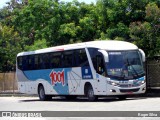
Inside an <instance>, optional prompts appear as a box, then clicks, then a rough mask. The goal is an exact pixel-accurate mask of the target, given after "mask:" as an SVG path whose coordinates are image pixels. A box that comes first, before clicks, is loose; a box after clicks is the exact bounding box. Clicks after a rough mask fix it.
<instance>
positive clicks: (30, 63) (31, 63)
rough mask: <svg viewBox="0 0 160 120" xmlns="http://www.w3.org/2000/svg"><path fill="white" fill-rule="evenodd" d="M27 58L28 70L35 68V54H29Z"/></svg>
mask: <svg viewBox="0 0 160 120" xmlns="http://www.w3.org/2000/svg"><path fill="white" fill-rule="evenodd" d="M27 60H28V67H27V70H33V69H34V56H33V55H29V56H27Z"/></svg>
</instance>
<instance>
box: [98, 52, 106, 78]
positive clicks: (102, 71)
mask: <svg viewBox="0 0 160 120" xmlns="http://www.w3.org/2000/svg"><path fill="white" fill-rule="evenodd" d="M96 64H97V65H96V72H97V73H98V74H101V75H103V76H106V74H105V65H104V60H103V55H102V54H100V55H96Z"/></svg>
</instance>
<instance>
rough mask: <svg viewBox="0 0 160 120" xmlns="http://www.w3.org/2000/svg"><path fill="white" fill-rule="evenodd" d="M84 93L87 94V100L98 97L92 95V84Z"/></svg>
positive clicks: (94, 99)
mask: <svg viewBox="0 0 160 120" xmlns="http://www.w3.org/2000/svg"><path fill="white" fill-rule="evenodd" d="M86 95H87V98H88V101H96V100H97V99H98V97H97V96H95V95H94V91H93V88H92V86H89V87H88V89H87V92H86Z"/></svg>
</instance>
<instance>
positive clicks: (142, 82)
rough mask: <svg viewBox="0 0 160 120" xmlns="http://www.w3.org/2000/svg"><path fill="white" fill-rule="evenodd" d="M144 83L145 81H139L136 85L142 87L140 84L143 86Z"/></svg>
mask: <svg viewBox="0 0 160 120" xmlns="http://www.w3.org/2000/svg"><path fill="white" fill-rule="evenodd" d="M145 82H146V81H145V80H143V81H139V82H138V84H139V85H142V84H144V83H145Z"/></svg>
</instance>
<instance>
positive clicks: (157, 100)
mask: <svg viewBox="0 0 160 120" xmlns="http://www.w3.org/2000/svg"><path fill="white" fill-rule="evenodd" d="M0 111H160V97H150V98H147V97H141V98H140V97H139V98H127V99H126V100H118V99H116V98H103V99H99V101H97V102H88V101H87V100H86V99H85V98H80V99H77V100H74V101H67V100H65V99H60V98H53V100H52V101H39V98H38V97H0ZM159 116H160V112H159ZM82 117H83V115H82ZM0 119H1V118H0ZM34 119H36V118H34ZM41 119H44V118H40V119H39V120H41ZM47 119H51V118H47ZM55 119H58V120H59V119H60V118H54V120H55ZM61 119H63V120H66V119H68V118H61ZM70 119H71V120H72V118H70ZM76 119H80V118H76ZM88 119H91V118H88ZM96 119H97V118H96ZM99 119H100V120H101V119H105V118H99ZM108 119H109V120H110V119H113V118H112V117H111V118H107V120H108ZM115 119H124V118H115ZM133 119H137V120H139V118H133ZM143 119H145V120H150V119H152V120H156V119H157V120H158V119H159V118H157V117H154V118H153V117H147V118H145V117H144V116H143V115H142V117H141V120H143ZM31 120H32V119H31ZM74 120H75V119H74ZM126 120H127V118H126Z"/></svg>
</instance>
